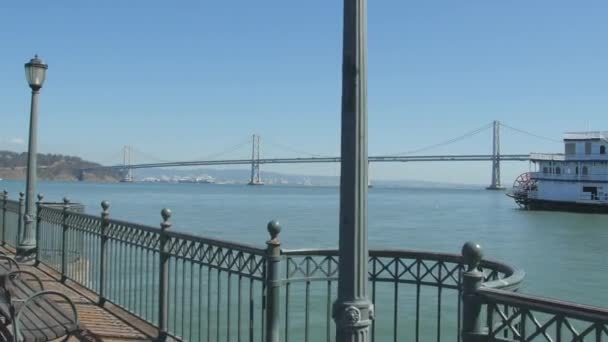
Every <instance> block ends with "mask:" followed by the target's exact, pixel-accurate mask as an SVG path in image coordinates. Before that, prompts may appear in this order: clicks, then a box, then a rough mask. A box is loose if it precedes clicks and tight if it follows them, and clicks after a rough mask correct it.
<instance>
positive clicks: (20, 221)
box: [14, 191, 25, 252]
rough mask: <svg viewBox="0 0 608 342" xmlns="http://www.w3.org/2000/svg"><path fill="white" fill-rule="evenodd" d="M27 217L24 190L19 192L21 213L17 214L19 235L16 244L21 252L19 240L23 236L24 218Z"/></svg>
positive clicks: (16, 237)
mask: <svg viewBox="0 0 608 342" xmlns="http://www.w3.org/2000/svg"><path fill="white" fill-rule="evenodd" d="M24 218H25V194H24V193H23V191H22V192H20V193H19V213H18V215H17V236H14V238H15V242H14V243H15V245H17V246H16V248H17V252H19V241H20V239H21V236H23V230H24V227H23V219H24Z"/></svg>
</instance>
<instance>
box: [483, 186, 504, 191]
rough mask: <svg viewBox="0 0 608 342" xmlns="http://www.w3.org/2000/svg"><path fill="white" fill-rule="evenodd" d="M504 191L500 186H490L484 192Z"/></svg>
mask: <svg viewBox="0 0 608 342" xmlns="http://www.w3.org/2000/svg"><path fill="white" fill-rule="evenodd" d="M504 189H506V188H505V187H504V186H500V185H490V186H489V187H487V188H486V190H504Z"/></svg>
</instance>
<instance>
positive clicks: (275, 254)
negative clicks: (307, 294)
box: [266, 221, 281, 342]
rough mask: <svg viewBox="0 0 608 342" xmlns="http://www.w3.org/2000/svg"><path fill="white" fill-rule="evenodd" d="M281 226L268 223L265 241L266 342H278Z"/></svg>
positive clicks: (271, 222) (273, 222) (272, 222)
mask: <svg viewBox="0 0 608 342" xmlns="http://www.w3.org/2000/svg"><path fill="white" fill-rule="evenodd" d="M280 232H281V225H280V224H279V222H277V221H270V222H268V233H269V234H270V240H268V241H266V342H279V324H280V316H279V311H280V310H281V308H280V302H279V299H280V293H281V276H280V274H279V265H280V263H281V240H280V239H279V233H280Z"/></svg>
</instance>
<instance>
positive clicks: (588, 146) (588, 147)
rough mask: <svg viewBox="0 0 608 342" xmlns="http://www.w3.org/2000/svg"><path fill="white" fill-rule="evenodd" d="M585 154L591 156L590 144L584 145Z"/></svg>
mask: <svg viewBox="0 0 608 342" xmlns="http://www.w3.org/2000/svg"><path fill="white" fill-rule="evenodd" d="M585 154H591V143H590V142H586V143H585Z"/></svg>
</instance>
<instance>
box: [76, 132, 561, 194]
mask: <svg viewBox="0 0 608 342" xmlns="http://www.w3.org/2000/svg"><path fill="white" fill-rule="evenodd" d="M502 127H504V128H508V129H511V130H513V131H516V132H519V133H523V134H527V135H530V136H533V137H536V138H540V139H545V140H550V141H552V142H560V141H558V140H555V139H551V138H546V137H543V136H539V135H536V134H534V133H530V132H527V131H524V130H521V129H518V128H515V127H511V126H508V125H506V124H503V123H501V122H499V121H493V122H491V123H489V124H486V125H484V126H482V127H480V128H478V129H476V130H473V131H470V132H467V133H465V134H463V135H461V136H458V137H456V138H452V139H448V140H445V141H442V142H439V143H437V144H433V145H429V146H425V147H423V148H419V149H416V150H411V151H406V152H401V153H397V154H391V155H378V156H369V157H368V162H369V163H384V162H400V163H406V162H450V161H460V162H467V161H489V162H491V182H490V185H489V186H488V187H487V189H489V190H498V189H503V187H502V185H501V177H500V163H501V161H528V160H530V155H529V154H501V148H500V132H501V128H502ZM488 129H492V154H453V155H420V154H419V153H422V152H425V151H427V150H431V149H435V148H438V147H441V146H446V145H449V144H453V143H455V142H457V141H460V140H463V139H466V138H469V137H472V136H474V135H476V134H478V133H480V132H483V131H486V130H488ZM260 140H261V138H260V136H259V135H255V134H254V135H253V137H252V138H250V140H249V141H248V142H247V143H248V144H249V143H250V144H251V158H242V159H215V158H214V157H217V156H218V155H221V154H224V152H226V151H224V152H223V153H220V154H218V155H215V156H209V157H208V158H205V159H203V160H191V161H158V162H152V163H132V162H131V161H132V154H133V153H132V148H131V147H129V146H125V148H124V149H123V163H122V164H115V165H110V166H97V167H91V168H85V169H81V170H80V179H81V180H84V179H85V178H86V174H87V173H89V172H94V171H96V170H102V169H106V170H107V169H112V170H121V171H123V172H126V174H127V178H129V177H130V175H131V170H134V169H148V168H166V167H188V166H190V167H191V166H218V165H251V178H250V181H249V184H250V185H262V184H263V181H262V177H261V174H260V165H265V164H311V163H339V162H340V157H333V156H321V155H314V154H310V153H305V154H307V155H309V157H286V158H261V157H260V153H261V150H260ZM242 145H243V144H239V145H237V146H236V147H235V148H238V147H242ZM235 148H232V149H230V150H234V149H235ZM291 150H292V151H293V152H299V153H304V152H302V151H296V150H293V149H291Z"/></svg>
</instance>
